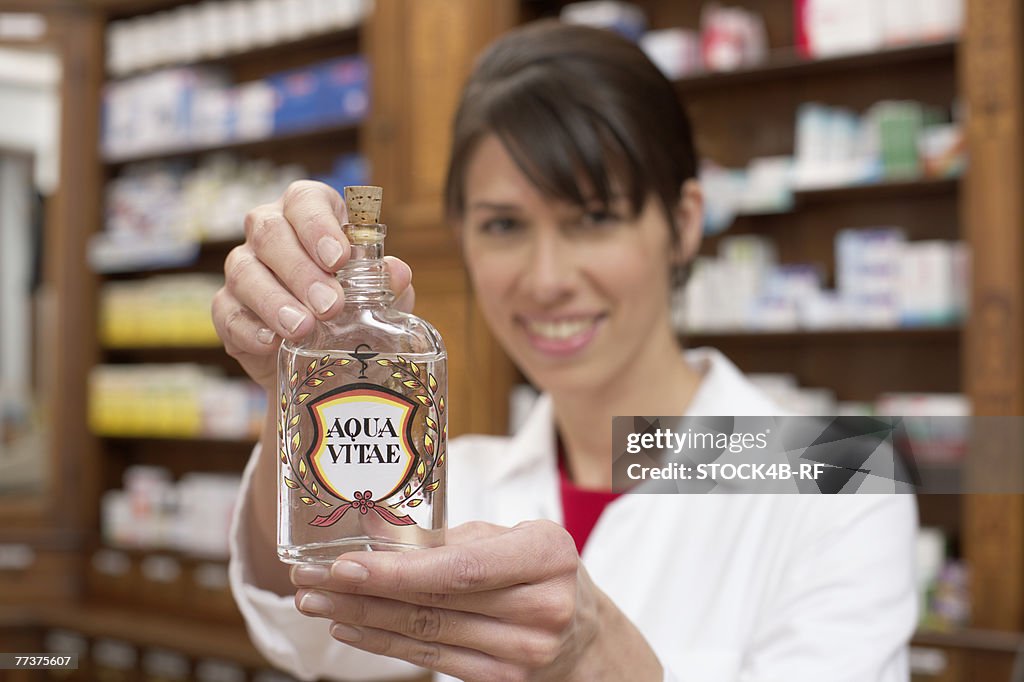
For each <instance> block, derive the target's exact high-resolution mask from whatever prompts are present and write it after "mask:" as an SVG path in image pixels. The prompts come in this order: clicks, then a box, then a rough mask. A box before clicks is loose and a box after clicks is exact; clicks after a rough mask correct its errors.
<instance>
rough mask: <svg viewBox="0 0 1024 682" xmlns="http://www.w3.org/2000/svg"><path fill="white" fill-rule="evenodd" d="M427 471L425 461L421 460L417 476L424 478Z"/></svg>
mask: <svg viewBox="0 0 1024 682" xmlns="http://www.w3.org/2000/svg"><path fill="white" fill-rule="evenodd" d="M426 471H427V467H426V466H424V464H423V462H420V465H419V466H418V467H416V478H423V474H425V473H426Z"/></svg>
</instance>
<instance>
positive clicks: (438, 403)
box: [437, 396, 444, 412]
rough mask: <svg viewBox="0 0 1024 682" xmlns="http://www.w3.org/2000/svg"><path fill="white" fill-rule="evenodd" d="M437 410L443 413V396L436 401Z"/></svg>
mask: <svg viewBox="0 0 1024 682" xmlns="http://www.w3.org/2000/svg"><path fill="white" fill-rule="evenodd" d="M437 409H439V410H440V411H441V412H444V396H441V397H440V398H439V399H438V401H437Z"/></svg>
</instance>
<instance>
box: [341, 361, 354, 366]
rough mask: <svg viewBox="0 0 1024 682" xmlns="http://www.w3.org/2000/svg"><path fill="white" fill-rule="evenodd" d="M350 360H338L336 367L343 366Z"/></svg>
mask: <svg viewBox="0 0 1024 682" xmlns="http://www.w3.org/2000/svg"><path fill="white" fill-rule="evenodd" d="M350 362H352V361H351V360H338V367H344V366H345V365H347V364H348V363H350Z"/></svg>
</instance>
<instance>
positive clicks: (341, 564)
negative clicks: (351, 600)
mask: <svg viewBox="0 0 1024 682" xmlns="http://www.w3.org/2000/svg"><path fill="white" fill-rule="evenodd" d="M331 575H333V576H334V577H335V578H340V579H341V580H348V581H349V582H353V583H361V582H363V581H364V580H366V579H367V578H369V577H370V572H369V571H368V570H366V566H363V565H362V564H357V563H356V562H354V561H345V560H343V559H339V560H338V561H335V562H334V563H333V564H332V565H331Z"/></svg>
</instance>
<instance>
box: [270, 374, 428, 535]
mask: <svg viewBox="0 0 1024 682" xmlns="http://www.w3.org/2000/svg"><path fill="white" fill-rule="evenodd" d="M351 362H352V360H347V359H337V360H334V359H332V358H331V356H330V355H325V356H324V357H322V358H320V360H313V361H312V362H310V363H309V365H308V366H307V367H306V370H305V373H304V376H303V377H301V379H300V376H299V372H298V371H296V372H294V373H293V374H292V375H291V377H289V379H288V390H287V391H285V392H283V393H282V394H281V411H280V414H281V421H280V423H279V432H280V433H282V434H284V435H285V438H284V439H283V440H284V444H283V445H282V446H281V451H280V457H281V462H282V464H284V465H285V471H286V473H284V474H282V476H283V478H284V483H285V485H286V486H288V488H290V489H291V490H295V491H297V492H298V494H299V495H300V497H299V499H300V500H301V501H302V503H303V504H305V505H307V506H313V505H316V504H321V505H323V506H324V507H326V508H328V509H332V511H331V513H330V514H326V515H322V516H317V517H316V518H315V519H313V520H312V521H310V522H309V525H311V526H320V527H325V526H332V525H334V524H335V523H337V522H338V521H339V520H340V519H341V517H342V516H344V515H345V514H346V513H347V512H348V511H349V510H351V509H355V510H356V511H358V512H359V513H361V514H367V513H370V512H373V513H376V514H377V515H378V516H380V517H381V518H382V519H384V520H385V521H387V522H388V523H392V524H394V525H397V526H408V525H413V524H415V523H416V522H415V521H413V519H412V518H411V517H410V516H409V515H408V514H406V513H398V514H396V513H395V512H394V511H392V510H399V511H400V512H402V510H403V509H404V508H413V507H418V506H419V505H421V504H423V501H424V499H425V497H426V494H427V493H432V492H433V491H435V490H437V488H438V487H439V486H440V485H441V481H440V479H439V478H437V477H436V476H435V474H436V473H437V470H438V469H440V468H441V467H443V466H444V460H445V451H446V445H447V442H448V424H447V423H445V424H444V426H441V427H440V428H439V427H438V424H439V423H440V422H441V421H442V417H443V416H444V409H445V405H444V396H443V395H442V396H438V395H437V380H436V379H435V378H434V375H433V374H431V373H430V372H428V371H427V370H426V368H425V367H420V366H419V365H417V364H416V363H415V362H411V361H409V360H406V359H405V358H402V357H398V358H397V360H395V361H392V360H377V361H376V362H377V364H378V365H380V366H381V367H390V368H391V369H392V370H394V371H393V372H392V374H391V378H393V379H399V380H401V383H402V385H403V386H405V387H406V388H408V389H411V390H413V391H414V395H413V398H414V399H415V400H416V401H418V402H419V403H420V404H421V405H423V406H424V407H426V408H427V415H426V417H425V418H424V424H425V426H426V428H425V432H424V435H423V453H425V456H421V457H420V461H419V463H418V464H417V466H416V470H415V471H414V472H413V475H412V478H411V480H410V481H409V483H408V484H407V485H406V486H405V489H404V490H403V491H402V496H401V497H400V498H399V500H398V501H397V502H395V503H394V504H390V505H386V506H385V505H381V504H378V503H377V502H376V501H374V499H373V492H372V491H370V490H366V491H362V492H357V493H355V495H353V497H355V498H356V499H354V500H353V501H351V502H348V503H346V504H343V505H340V506H336V505H335V504H333V503H331V502H329V501H327V500H326V499H324V497H325V496H323V495H321V492H320V488H319V487H318V486H317V484H316V481H314V480H312V477H311V476H310V474H309V468H308V467H307V466H306V460H305V459H304V458H303V456H302V452H301V450H300V446H301V445H302V437H301V435H300V433H299V421H300V415H299V414H298V413H297V411H296V414H295V415H294V416H292V417H291V419H289V418H288V415H289V414H290V413H292V412H293V410H292V409H291V408H294V407H295V406H297V405H302V404H303V403H305V402H306V401H307V400H308V399H309V398H310V396H311V395H312V392H310V391H309V390H308V389H310V388H316V387H317V386H320V385H321V384H323V383H324V381H326V380H327V379H329V378H331V377H333V376H334V375H335V372H334V369H333V368H336V367H344V366H345V365H348V364H350V363H351ZM296 461H298V464H297V465H296V463H295V462H296ZM287 472H290V473H291V474H292V475H291V476H290V477H289V476H288V475H287ZM296 474H297V475H296ZM303 493H304V494H303Z"/></svg>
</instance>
